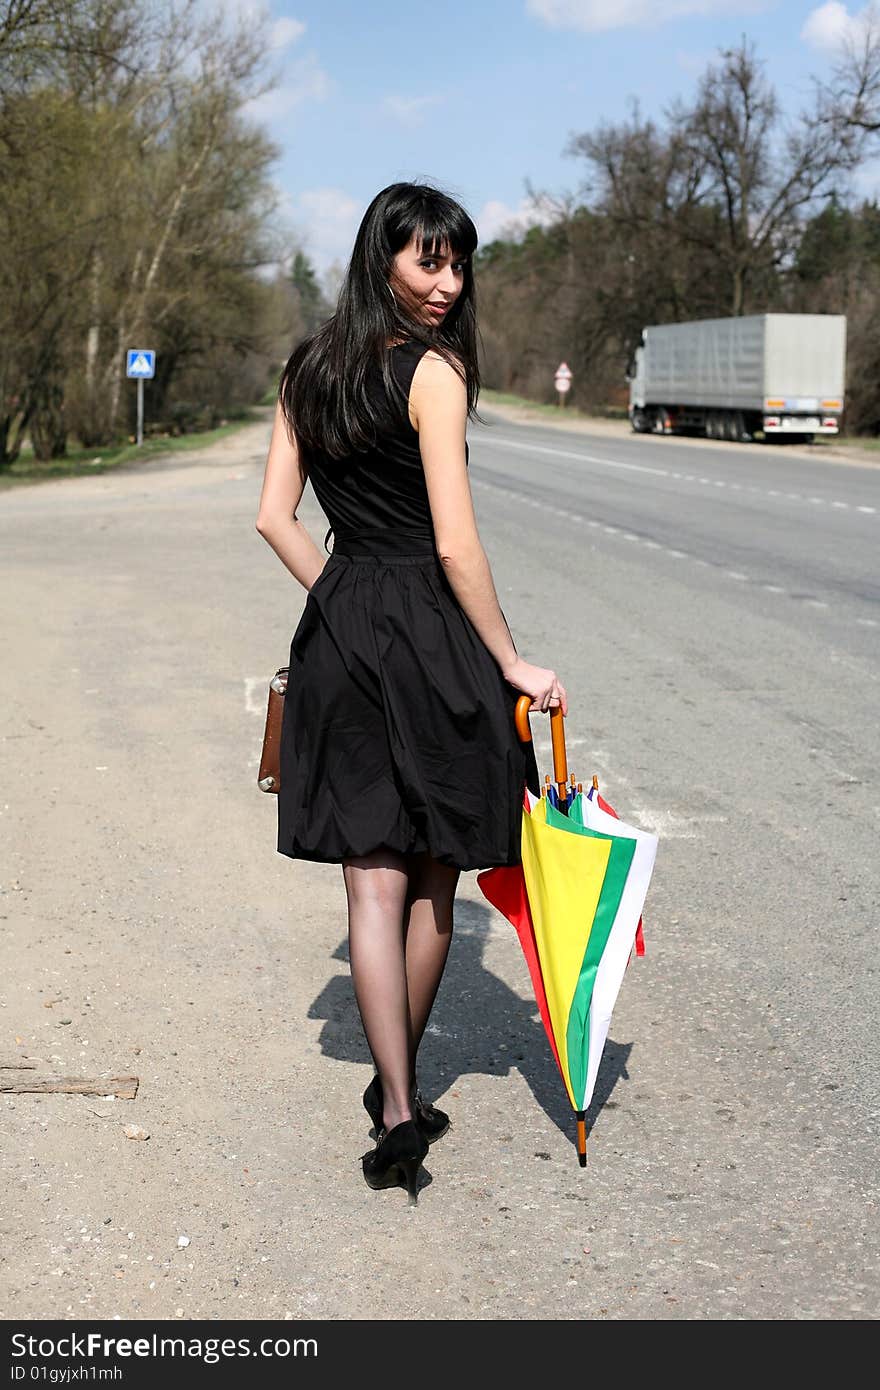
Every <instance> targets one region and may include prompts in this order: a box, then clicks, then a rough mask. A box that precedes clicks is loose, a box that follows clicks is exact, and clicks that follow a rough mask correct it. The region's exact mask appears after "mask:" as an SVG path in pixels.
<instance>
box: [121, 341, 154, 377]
mask: <svg viewBox="0 0 880 1390" xmlns="http://www.w3.org/2000/svg"><path fill="white" fill-rule="evenodd" d="M125 375H126V376H139V377H153V376H155V375H156V354H155V352H153V351H151V350H149V349H147V348H129V349H128V352H127V353H126V358H125Z"/></svg>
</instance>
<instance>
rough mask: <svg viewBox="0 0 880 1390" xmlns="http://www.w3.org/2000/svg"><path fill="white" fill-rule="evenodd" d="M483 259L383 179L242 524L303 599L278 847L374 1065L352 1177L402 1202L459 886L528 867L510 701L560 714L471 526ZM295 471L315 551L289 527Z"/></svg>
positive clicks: (448, 215) (446, 213)
mask: <svg viewBox="0 0 880 1390" xmlns="http://www.w3.org/2000/svg"><path fill="white" fill-rule="evenodd" d="M476 246H477V233H476V229H475V227H474V224H473V222H472V221H471V219H470V218H469V217H468V215H467V213H466V212H465V211H464V209H463V208H462V207H461V206H460V205H459V204H458V203H457V202H455V201H454V200H453V199H452V198H450V197H448V196H447V195H446V194H444V193H442V192H441V191H439V190H437V189H435V188H432V187H429V186H427V185H424V184H414V183H395V184H392V185H391V186H390V187H388V188H385V189H383V190H382V192H381V193H379V194H378V195H377V196H376V197H375V198H374V199H373V201H372V202H371V204H370V206H369V207H368V208H367V211H366V213H365V215H364V218H363V221H362V222H361V225H360V228H359V230H358V233H357V237H356V239H355V243H354V249H353V251H352V255H351V260H350V263H349V266H348V270H347V273H346V277H345V281H344V284H343V286H342V289H341V291H340V294H339V300H338V304H337V308H336V312H335V314H334V315H333V317H332V318H330V319H329V320H328V321H327V322H326V323H324V324H323V325H322V326H321V327H320V328H319V329H318V330H317V332H315V333H314V334H313V335H312V336H311V337H309V338H308V339H306V340H305V341H304V342H302V343H300V344H299V345H298V346H297V348H296V349H295V350H294V352H293V353H292V355H291V357H290V359H289V361H288V363H287V365H286V367H285V369H284V372H283V374H282V376H281V381H280V387H279V396H278V405H277V409H276V415H275V426H274V429H273V433H272V441H271V445H270V448H269V456H268V460H267V464H266V475H265V479H264V483H263V491H262V495H261V498H260V508H259V516H258V518H257V530H258V531H259V532H260V534H261V535H262V536H263V537H264V538H265V539H266V540H267V541H268V543H269V545H271V547H272V549H273V550H274V551H275V552H276V553H277V555H278V556H279V558H280V559H281V560H282V562H283V563H284V564H285V565H286V566H287V568H288V569H289V570H290V572H291V574H292V575H293V576H294V578H296V579H297V580H299V582H300V583H301V584H302V585H303V586H304V587H305V588H306V589H307V590H308V598H307V600H306V605H305V609H304V611H303V615H302V618H301V620H300V622H299V625H298V627H297V629H296V632H295V633H294V635H293V640H292V642H291V648H290V675H289V681H288V687H287V695H286V697H285V709H284V718H283V725H282V740H281V791H280V793H279V796H278V850H279V852H280V853H282V854H286V855H289V856H290V857H291V858H299V859H310V860H314V861H318V862H321V863H334V864H341V865H342V869H343V876H344V881H345V889H346V895H347V899H348V930H349V954H350V961H351V972H352V979H353V982H354V989H355V996H356V999H357V1003H358V1008H359V1010H360V1014H361V1019H362V1021H363V1026H364V1032H365V1034H366V1038H367V1042H368V1045H369V1048H370V1051H371V1053H372V1056H373V1061H374V1063H375V1067H376V1075H375V1076H374V1078H373V1080H372V1082H371V1083H370V1085H369V1086H368V1087H367V1090H366V1092H365V1093H364V1098H363V1100H364V1106H365V1108H366V1109H367V1112H368V1113H369V1115H370V1117H371V1119H372V1120H373V1122H374V1124H375V1126H376V1135H377V1143H376V1147H375V1149H373V1150H371V1151H370V1152H369V1153H368V1154H365V1155H364V1156H363V1159H362V1163H363V1172H364V1177H365V1178H366V1181H367V1182H368V1184H369V1185H370V1186H371V1187H389V1186H392V1185H396V1184H398V1183H400V1182H402V1181H404V1180H405V1182H406V1185H407V1188H408V1190H409V1194H410V1201H411V1202H415V1201H416V1190H417V1180H418V1171H419V1167H420V1165H421V1161H422V1159H423V1158H424V1156H425V1154H426V1153H427V1148H428V1144H429V1143H432V1142H433V1141H434V1140H435V1139H439V1138H440V1136H441V1135H442V1134H444V1133H445V1132H446V1130H447V1129H448V1127H449V1118H448V1116H447V1115H445V1114H444V1112H443V1111H442V1110H438V1109H437V1108H436V1107H435V1106H433V1105H430V1104H428V1103H427V1102H426V1101H425V1100H424V1099H423V1097H422V1095H421V1092H420V1090H419V1088H418V1084H417V1078H416V1058H417V1055H418V1050H419V1044H420V1042H421V1040H422V1035H423V1033H424V1031H425V1026H426V1024H427V1022H428V1017H429V1015H430V1012H431V1008H432V1006H433V1003H434V998H435V996H436V993H437V988H438V986H439V984H440V979H441V976H442V974H443V970H444V967H445V964H446V958H447V953H448V950H449V944H450V940H451V936H452V909H453V899H454V897H455V890H456V886H457V882H458V877H459V874H460V872H461V871H462V870H463V869H473V868H489V867H491V866H493V865H498V864H515V863H519V862H520V820H521V808H522V801H523V788H524V786H525V784H526V783H527V782H528V784H529V785H531V786H532V788H533V790H535V791H537V769H536V767H535V762H534V754H533V753H532V750H531V746H530V745H529V746H528V748H524V747H523V745H521V744H520V742H519V740H518V738H517V735H516V731H515V728H514V719H513V714H514V707H515V704H516V701H517V699H518V698H519V696H520V695H521V694H522V693H523V692H525V693H526V694H527V695H529V696H530V697H531V700H532V705H531V708H532V709H534V710H547V709H549V708H550V707H551V706H555V705H561V706H562V709H563V711H564V712H565V711H566V708H567V702H566V693H565V689H564V687H563V685H562V683H561V681H560V680H559V679H558V678H557V676H556V673H555V672H554V671H552V670H548V669H545V668H543V667H540V666H535V665H532V664H531V663H530V662H528V661H526V660H524V659H523V657H521V656H520V655H519V654H518V653H517V650H516V648H515V646H514V643H513V640H512V638H511V635H510V630H509V628H508V626H507V623H506V621H505V618H504V615H503V613H502V611H501V609H500V607H499V604H498V598H497V596H496V592H495V587H494V584H493V581H492V575H491V572H490V569H489V564H488V561H487V559H486V555H485V553H484V551H483V547H482V545H481V543H480V538H479V535H478V532H477V526H476V521H475V518H474V510H473V505H472V500H471V493H470V487H469V483H468V472H467V468H468V446H467V443H466V439H465V431H466V426H467V421H468V419H469V418H471V417H474V416H475V407H476V401H477V396H478V393H479V372H478V367H477V342H476V317H475V299H474V277H473V263H472V257H473V254H474V251H475V250H476ZM307 479H311V482H312V486H313V488H314V491H315V494H316V496H317V498H318V501H319V503H320V504H321V506H322V508H323V510H324V511H325V513H326V515H327V518H328V520H329V521H330V527H331V531H332V533H333V536H334V543H333V549H332V553H331V554H330V556H329V559H328V558H327V557H326V555H324V554H322V553H321V551H320V550H319V549H318V547H317V545H316V544H315V542H314V541H313V540H312V538H311V537H310V536H309V534H308V532H307V531H306V530H305V528H304V527H303V525H302V522H301V521H299V519H298V518H297V515H296V509H297V507H298V506H299V503H300V499H301V497H302V494H303V490H304V488H305V484H306V480H307ZM329 535H330V532H328V533H327V537H325V542H324V544H325V547H326V545H327V538H329Z"/></svg>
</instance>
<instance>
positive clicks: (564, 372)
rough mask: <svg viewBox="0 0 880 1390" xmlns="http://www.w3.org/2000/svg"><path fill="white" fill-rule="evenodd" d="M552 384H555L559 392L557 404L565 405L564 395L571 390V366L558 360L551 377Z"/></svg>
mask: <svg viewBox="0 0 880 1390" xmlns="http://www.w3.org/2000/svg"><path fill="white" fill-rule="evenodd" d="M553 384H554V385H555V387H556V390H557V392H558V393H559V400H558V402H557V404H558V405H565V397H566V395H567V393H568V392H569V391H570V390H571V367H570V366H569V365H568V363H567V362H560V364H559V366H558V367H557V368H556V375H555V376H554V378H553Z"/></svg>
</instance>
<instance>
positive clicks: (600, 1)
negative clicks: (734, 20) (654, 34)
mask: <svg viewBox="0 0 880 1390" xmlns="http://www.w3.org/2000/svg"><path fill="white" fill-rule="evenodd" d="M768 3H769V0H614V3H612V2H611V0H526V10H527V12H528V13H529V14H530V15H532V16H533V18H535V19H540V20H543V22H544V23H545V24H547V25H549V26H550V28H551V29H582V30H584V31H585V32H587V33H598V32H599V31H601V30H607V29H653V28H656V27H657V25H659V24H665V23H666V22H667V20H670V19H683V18H684V17H685V16H686V15H701V14H703V15H718V14H755V13H756V12H757V11H759V10H764V9H766V8H767V6H768Z"/></svg>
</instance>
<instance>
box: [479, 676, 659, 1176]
mask: <svg viewBox="0 0 880 1390" xmlns="http://www.w3.org/2000/svg"><path fill="white" fill-rule="evenodd" d="M524 700H525V705H524V706H523V705H522V702H520V708H518V711H517V714H518V726H519V727H520V731H521V734H522V725H523V721H524V722H525V727H526V730H527V728H528V704H529V701H528V697H527V696H526V697H524ZM554 721H555V723H554ZM561 721H562V715H561V713H559V712H558V711H555V710H554V711H553V712H552V714H551V726H552V727H553V733H554V739H553V742H554V771H555V774H556V779H557V788H558V793H557V794H558V797H559V801H558V804H557V805H554V804H552V801H551V798H550V796H546V795H545V796H542V797H534V796H532V794H531V793H530V792H528V791H526V793H525V801H524V805H523V819H522V864H521V865H516V866H513V867H510V868H498V869H488V870H486V871H485V872H483V873H481V874H479V875H478V877H477V882H478V883H479V885H480V888H481V890H482V892H483V893H484V894H485V896H486V897H487V898H488V900H489V901H490V902H491V903H492V904H493V906H495V907H497V908H498V910H499V911H500V912H502V913H503V915H504V916H505V917H507V919H508V920H509V921H510V922H511V923H512V924H513V926H514V927H515V928H516V931H517V934H518V936H519V939H520V943H521V945H522V948H523V954H524V955H525V959H526V963H527V965H528V968H529V973H530V975H531V979H532V985H533V987H534V990H535V1000H536V1002H537V1005H538V1009H539V1011H540V1014H541V1019H542V1022H543V1024H544V1029H545V1031H546V1033H547V1037H548V1040H549V1042H550V1046H551V1048H552V1050H553V1055H554V1058H555V1059H556V1063H557V1066H558V1067H559V1071H560V1075H561V1076H562V1080H563V1082H564V1084H565V1088H566V1091H567V1093H568V1097H569V1100H570V1102H571V1105H572V1108H573V1109H574V1110H575V1112H576V1113H577V1117H578V1156H579V1158H580V1161H581V1163H582V1164H584V1163H585V1162H586V1152H585V1130H584V1112H585V1111H586V1109H587V1107H588V1106H589V1104H590V1100H591V1099H592V1095H593V1090H594V1088H595V1084H596V1076H597V1074H598V1071H599V1063H600V1061H601V1057H602V1051H603V1049H604V1046H605V1041H606V1039H607V1036H608V1028H609V1025H610V1022H611V1012H612V1010H613V1008H614V1003H615V1000H616V998H617V994H618V991H619V989H620V985H621V981H622V979H623V975H624V972H625V970H626V966H627V961H628V959H629V955H630V951H631V949H632V946H633V942H634V940H635V935H636V928H637V925H638V923H639V918H640V915H641V911H642V905H643V903H644V900H645V895H646V893H647V890H648V885H649V883H650V879H651V873H652V871H653V867H654V859H655V856H656V851H657V838H656V836H654V835H649V834H648V833H647V832H645V831H641V830H637V829H635V828H634V827H632V826H628V825H624V824H623V823H622V822H621V821H619V820H617V819H615V817H614V816H613V815H611V814H609V813H608V812H607V811H603V810H602V809H601V808H600V807H599V806H598V805H597V804H596V803H595V802H594V801H592V800H590V798H589V797H587V796H584V795H583V794H582V793H578V794H576V795H574V796H573V797H570V796H569V795H568V793H569V788H568V787H567V785H566V779H567V768H566V766H565V745H564V738H563V736H562V724H561ZM554 790H556V789H554ZM561 806H567V807H568V811H567V813H566V811H564V810H562V809H559V808H560V807H561Z"/></svg>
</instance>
